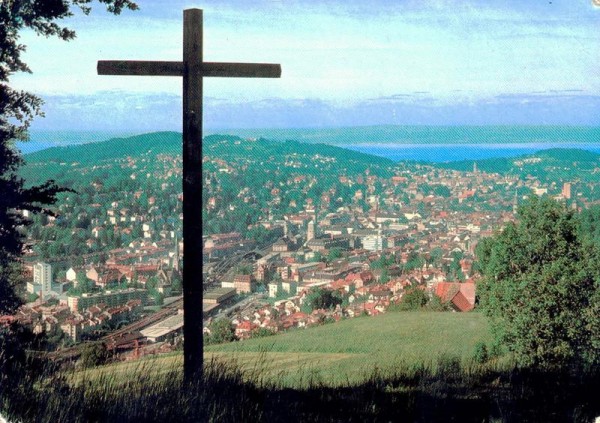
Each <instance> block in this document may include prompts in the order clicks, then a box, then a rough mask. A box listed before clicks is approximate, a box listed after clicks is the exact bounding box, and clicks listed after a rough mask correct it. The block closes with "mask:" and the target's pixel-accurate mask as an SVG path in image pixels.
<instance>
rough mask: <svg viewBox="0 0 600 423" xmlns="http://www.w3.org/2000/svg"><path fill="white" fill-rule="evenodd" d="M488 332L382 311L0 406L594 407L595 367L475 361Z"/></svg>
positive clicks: (46, 417) (356, 417) (167, 416)
mask: <svg viewBox="0 0 600 423" xmlns="http://www.w3.org/2000/svg"><path fill="white" fill-rule="evenodd" d="M490 341H491V339H490V335H489V331H488V326H487V322H486V319H485V317H484V316H483V315H481V314H479V313H465V314H460V313H434V312H429V313H419V312H399V313H387V314H384V315H381V316H378V317H360V318H355V319H349V320H344V321H342V322H338V323H335V324H329V325H324V326H319V327H315V328H309V329H305V330H304V329H300V330H295V331H292V332H288V333H285V334H281V335H277V336H272V337H265V338H258V339H252V340H247V341H242V342H234V343H230V344H221V345H213V346H210V347H208V348H207V349H206V360H205V371H204V377H203V378H202V379H198V380H195V381H193V382H192V383H189V384H186V383H184V381H183V377H182V369H183V360H182V355H181V354H180V353H172V354H168V355H161V356H156V357H151V358H145V359H143V360H138V361H132V362H124V363H114V364H109V365H105V366H100V367H95V368H89V369H77V368H76V369H74V370H61V371H58V372H54V373H50V374H48V375H47V376H42V375H38V377H37V378H34V379H32V380H31V381H30V383H29V384H26V385H27V386H30V388H27V389H24V388H23V386H25V385H23V384H20V385H19V386H18V387H17V389H16V390H14V391H8V392H9V394H8V395H9V396H8V397H7V398H6V399H5V400H4V401H5V402H4V407H3V408H4V411H3V413H4V414H5V415H6V416H7V417H9V418H10V419H11V420H14V421H23V422H28V421H35V422H56V421H69V422H104V421H120V422H121V421H122V422H139V421H144V422H154V421H156V422H164V421H179V422H200V421H201V422H205V421H206V422H245V421H252V422H262V421H264V422H271V421H289V422H304V421H311V422H313V421H314V422H342V421H343V422H364V421H372V422H379V421H381V422H389V421H415V422H431V421H448V420H450V421H461V422H481V421H493V422H520V421H576V422H591V421H593V418H594V417H595V416H597V415H598V414H599V413H600V408H599V407H598V405H597V404H596V403H597V401H596V400H597V396H596V394H595V393H596V392H598V390H599V389H600V381H599V378H598V375H597V372H593V371H592V372H590V373H589V374H573V373H568V372H567V373H544V372H536V371H532V370H529V369H520V368H517V367H514V366H513V365H512V364H511V362H510V359H509V358H508V357H506V356H505V357H502V358H500V359H492V360H488V361H486V362H484V363H478V362H476V361H475V360H474V359H473V357H474V350H475V345H476V344H477V343H478V342H486V343H489V342H490ZM13 394H14V395H13ZM0 405H1V404H0Z"/></svg>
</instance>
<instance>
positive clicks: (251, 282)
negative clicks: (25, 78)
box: [3, 136, 599, 358]
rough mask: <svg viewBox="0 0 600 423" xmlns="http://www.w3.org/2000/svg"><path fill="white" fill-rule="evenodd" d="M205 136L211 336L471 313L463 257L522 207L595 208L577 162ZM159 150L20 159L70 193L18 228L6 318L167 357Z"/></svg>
mask: <svg viewBox="0 0 600 423" xmlns="http://www.w3.org/2000/svg"><path fill="white" fill-rule="evenodd" d="M134 141H135V140H134ZM144 141H147V139H145V138H144V136H142V137H141V139H138V140H137V143H138V144H135V143H134V142H133V141H132V145H139V146H140V148H141V147H143V145H144ZM205 143H206V144H207V146H208V148H206V152H205V155H204V165H203V173H204V183H203V197H204V198H203V201H204V202H205V209H204V212H203V216H202V220H203V227H204V233H205V235H204V236H203V245H204V266H203V285H204V290H205V293H204V304H203V309H204V314H205V328H204V332H205V337H206V340H207V341H208V342H209V343H211V342H223V341H224V340H233V339H245V338H250V337H254V336H266V335H271V334H275V333H278V332H283V331H288V330H291V329H294V328H305V327H308V326H313V325H322V324H325V323H329V322H332V323H333V322H336V321H339V320H341V319H346V318H352V317H356V316H361V315H368V316H375V315H378V314H381V313H385V312H386V311H388V310H390V309H392V310H393V309H395V310H403V309H410V308H420V307H429V308H431V309H436V310H446V311H449V312H452V311H454V312H468V311H470V310H472V309H473V308H474V307H476V306H477V290H476V287H477V280H478V268H477V266H478V264H477V259H476V255H475V252H476V246H477V244H478V242H479V241H480V240H481V239H482V238H484V237H489V236H491V235H493V234H494V233H496V232H498V231H499V230H500V229H501V228H503V226H504V225H505V224H506V223H508V222H511V221H514V220H515V218H516V212H517V208H518V204H519V202H520V201H522V200H523V199H525V198H527V197H528V196H531V195H538V196H541V195H549V196H552V197H553V198H554V199H556V200H558V201H560V202H565V203H566V204H567V205H568V207H570V208H573V209H585V208H588V207H589V206H591V205H592V204H595V203H598V197H597V190H598V187H597V179H596V178H593V177H588V176H591V175H593V174H595V173H597V172H598V171H599V168H598V167H597V161H595V162H594V161H593V159H594V158H593V157H592V158H591V159H590V157H588V156H587V155H586V154H584V153H583V152H569V153H568V154H567V155H565V152H564V151H563V152H562V153H560V154H561V155H557V154H556V153H554V154H550V153H549V152H541V153H539V154H538V155H533V156H527V157H521V158H518V159H515V160H512V161H510V167H507V165H506V163H505V162H502V163H501V164H500V165H499V164H498V162H497V161H494V160H491V161H482V162H480V163H477V162H470V163H456V164H455V165H454V166H452V165H451V164H437V165H436V164H431V163H430V164H426V163H417V162H400V163H393V162H390V161H388V160H385V159H380V158H376V157H372V156H367V155H362V154H359V153H354V152H350V151H348V150H343V149H340V148H335V147H331V146H323V145H301V144H296V145H293V146H292V147H287V150H286V148H285V147H284V145H283V144H280V143H273V142H269V141H266V140H258V141H257V140H254V139H241V138H237V137H229V136H227V137H219V136H213V137H210V139H207V140H206V141H205ZM78 148H82V147H78ZM83 148H85V147H83ZM88 148H89V147H88ZM161 148H163V149H166V150H165V151H161V152H158V153H159V154H156V153H157V152H156V147H155V148H154V150H153V149H152V148H151V149H149V150H145V149H140V152H139V154H138V153H136V152H135V151H134V150H135V149H134V150H132V151H131V152H130V154H128V155H125V156H124V155H122V154H117V153H115V155H114V156H111V154H110V153H106V150H107V149H109V147H105V148H104V150H105V152H104V153H103V154H105V155H106V157H104V158H99V159H98V160H96V159H94V158H93V157H92V158H90V159H88V162H83V161H75V160H73V161H69V157H68V156H67V157H66V158H65V157H63V156H61V158H60V159H58V156H57V157H56V158H54V159H53V158H52V157H45V156H44V158H45V160H43V161H41V160H36V159H35V157H33V158H32V159H30V160H29V161H30V163H29V165H28V167H29V169H30V170H29V171H30V172H37V173H40V174H42V175H44V177H46V176H47V172H40V169H41V168H42V167H43V168H44V169H53V168H55V169H57V171H56V172H60V173H57V174H54V175H53V174H51V175H50V176H54V177H56V175H58V178H57V179H58V180H59V183H60V182H63V183H66V184H67V186H69V185H68V184H69V183H70V184H71V185H70V186H69V188H72V189H73V192H68V193H65V194H63V197H62V198H61V201H60V202H59V203H58V204H57V206H56V209H57V210H58V215H57V216H56V217H51V216H49V217H40V216H35V217H34V223H33V224H32V225H31V226H30V227H28V228H27V244H26V254H25V256H24V264H23V275H22V276H23V280H24V282H25V286H26V293H24V295H25V296H26V297H27V300H28V303H27V304H26V305H25V306H23V307H21V309H20V310H19V312H18V313H17V314H16V315H14V316H4V317H3V320H4V321H6V322H8V321H13V320H17V321H18V322H20V323H22V324H25V325H27V326H29V327H31V328H32V329H33V330H34V332H36V333H41V332H45V333H47V334H50V335H51V336H50V339H51V340H52V341H53V344H52V345H51V346H49V348H51V349H58V350H59V351H61V350H66V351H70V349H69V348H68V347H70V346H72V345H75V344H78V343H80V342H81V341H87V340H103V341H104V345H105V346H106V347H107V348H108V347H110V348H112V349H113V351H115V352H119V354H120V355H121V356H122V357H130V358H131V357H140V356H142V355H144V354H146V353H154V352H158V351H171V350H173V349H175V348H178V346H180V344H181V328H182V326H183V319H182V315H181V314H182V311H181V265H182V260H183V257H184V251H183V243H182V241H181V221H182V215H181V201H182V196H181V192H180V184H179V181H180V179H178V178H180V176H181V159H180V157H179V156H178V155H176V154H171V153H170V152H169V151H168V150H169V148H170V147H161ZM294 148H295V150H294V151H290V149H292V150H293V149H294ZM225 149H226V150H227V151H228V153H227V154H225V153H224V150H225ZM48 151H52V150H48ZM40 154H42V155H44V154H50V156H51V154H52V153H44V152H41V153H40ZM151 154H154V155H156V159H154V160H150V159H149V157H150V155H151ZM265 154H268V155H267V156H266V155H265ZM59 156H60V154H59ZM80 157H81V156H80ZM267 157H268V160H266V161H264V160H265V159H266V158H267ZM557 157H559V158H560V159H558V158H557ZM590 160H592V161H590ZM566 162H568V163H569V167H565V166H564V164H565V163H566ZM572 165H574V166H572ZM461 168H462V169H461ZM490 168H491V169H492V170H490ZM494 168H500V171H493V169H494ZM65 169H66V170H65ZM569 169H571V170H569ZM573 169H575V170H573ZM27 170H28V169H26V171H27ZM249 170H253V171H252V172H249ZM575 171H577V172H578V173H577V175H575V173H574V172H575ZM73 174H78V175H82V176H80V177H79V179H75V178H72V175H73ZM249 174H251V175H252V177H251V178H249V176H248V175H249ZM61 177H62V178H63V179H62V181H61V180H60V179H59V178H61ZM223 322H226V324H223ZM223 328H225V329H223Z"/></svg>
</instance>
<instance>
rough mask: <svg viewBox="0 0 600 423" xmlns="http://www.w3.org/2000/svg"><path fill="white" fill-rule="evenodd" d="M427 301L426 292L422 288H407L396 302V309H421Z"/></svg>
mask: <svg viewBox="0 0 600 423" xmlns="http://www.w3.org/2000/svg"><path fill="white" fill-rule="evenodd" d="M427 301H429V298H428V297H427V294H426V293H425V291H423V290H422V289H419V288H417V287H415V288H410V289H408V290H407V291H406V292H405V293H404V295H402V299H401V300H400V302H399V303H398V307H397V308H398V310H402V311H409V310H410V311H414V310H421V309H422V308H423V307H425V305H426V304H427Z"/></svg>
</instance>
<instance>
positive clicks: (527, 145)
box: [17, 128, 600, 162]
mask: <svg viewBox="0 0 600 423" xmlns="http://www.w3.org/2000/svg"><path fill="white" fill-rule="evenodd" d="M359 129H360V128H359ZM376 129H377V128H376ZM401 129H402V128H401ZM417 129H419V128H417ZM425 129H427V128H425ZM425 129H423V130H425ZM434 129H435V130H438V131H439V130H441V129H437V128H429V129H428V130H434ZM442 129H444V128H442ZM446 129H448V128H446ZM459 129H460V131H459ZM542 129H543V128H542ZM567 129H569V131H571V132H573V131H575V129H577V128H575V129H573V128H567ZM579 129H581V128H579ZM583 129H585V128H583ZM448 130H449V129H448ZM468 130H471V131H472V132H474V133H476V134H479V135H478V136H479V139H481V129H478V131H475V129H470V128H458V129H456V128H455V131H454V132H458V133H461V134H464V133H465V131H466V132H468ZM502 130H504V131H506V128H500V129H494V128H491V129H489V128H488V130H487V132H485V135H486V138H487V139H494V138H493V137H492V138H490V137H491V136H492V135H494V134H496V133H502ZM540 131H541V129H540V130H539V131H537V132H536V133H535V134H533V135H535V137H533V136H532V139H537V140H538V141H537V142H535V141H534V142H523V140H522V139H519V140H520V141H521V142H519V143H501V142H498V143H491V144H478V143H476V142H473V143H463V144H456V143H454V144H437V143H424V142H421V143H418V144H415V143H412V144H411V143H385V144H384V143H377V142H364V143H361V144H337V143H336V144H335V145H337V146H339V147H343V148H347V149H350V150H354V151H359V152H361V153H367V154H372V155H375V156H380V157H385V158H387V159H390V160H394V161H400V160H417V161H429V162H449V161H457V160H481V159H488V158H494V157H516V156H521V155H526V154H532V153H535V152H537V151H540V150H546V149H549V148H578V149H582V150H588V151H592V152H595V153H599V154H600V143H599V142H564V141H563V142H548V141H546V140H554V139H560V138H562V139H564V140H567V139H569V137H568V135H569V134H570V132H568V131H567V132H568V133H566V134H565V133H563V132H565V131H566V130H563V132H560V133H559V135H560V137H558V138H557V135H556V134H557V130H556V129H552V130H548V129H547V130H544V131H542V132H543V134H542V135H544V134H545V136H544V137H542V136H541V135H540V133H541V132H540ZM454 132H452V133H454ZM522 132H523V131H517V132H515V134H521V133H522ZM538 132H540V133H538ZM232 133H235V131H232ZM436 133H437V132H436ZM452 133H449V134H450V135H452ZM444 134H445V135H448V134H446V133H444ZM515 134H512V133H511V136H514V135H515ZM131 135H135V134H134V133H131V132H124V131H123V132H121V131H32V132H31V141H29V142H26V143H17V146H18V147H19V148H20V149H21V151H22V152H23V153H25V154H26V153H32V152H35V151H39V150H43V149H46V148H50V147H55V146H66V145H73V144H83V143H89V142H98V141H105V140H108V139H111V138H115V137H126V136H131ZM417 135H418V134H417ZM496 135H497V134H496ZM571 135H572V134H571ZM448 136H449V135H448ZM417 138H418V137H417ZM290 139H291V138H290ZM418 139H419V140H421V138H418ZM441 139H444V138H441ZM473 139H475V138H473ZM542 139H543V140H544V141H541V140H542ZM570 139H574V138H573V136H571V138H570ZM592 139H593V137H591V138H590V141H591V140H592ZM321 141H324V140H321ZM421 141H422V140H421ZM325 142H327V141H326V140H325Z"/></svg>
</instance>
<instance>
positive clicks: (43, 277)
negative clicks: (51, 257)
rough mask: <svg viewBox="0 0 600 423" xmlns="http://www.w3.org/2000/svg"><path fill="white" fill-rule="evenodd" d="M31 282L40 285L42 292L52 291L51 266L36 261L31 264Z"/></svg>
mask: <svg viewBox="0 0 600 423" xmlns="http://www.w3.org/2000/svg"><path fill="white" fill-rule="evenodd" d="M33 283H34V284H35V285H40V286H41V290H42V292H43V293H46V292H50V291H52V266H51V265H49V264H48V263H36V264H35V265H34V266H33Z"/></svg>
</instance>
